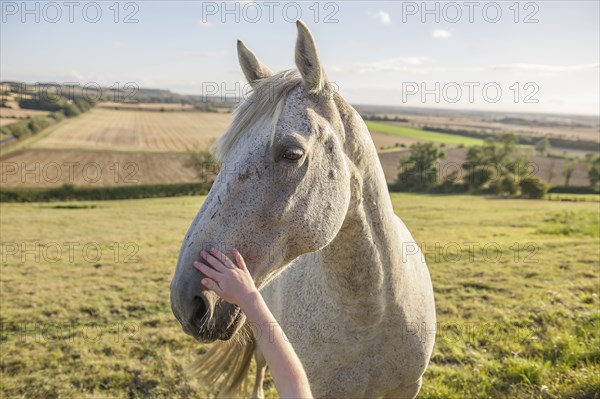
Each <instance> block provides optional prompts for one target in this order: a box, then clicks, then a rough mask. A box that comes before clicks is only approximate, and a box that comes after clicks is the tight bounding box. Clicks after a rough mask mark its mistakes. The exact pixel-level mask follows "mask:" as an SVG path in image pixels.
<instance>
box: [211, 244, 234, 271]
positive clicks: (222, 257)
mask: <svg viewBox="0 0 600 399" xmlns="http://www.w3.org/2000/svg"><path fill="white" fill-rule="evenodd" d="M210 253H211V255H213V256H214V257H215V258H217V259H218V260H220V261H221V263H223V264H224V265H225V266H226V267H228V268H230V269H235V265H234V264H233V262H232V261H231V259H229V258H228V257H227V255H225V254H224V253H223V252H221V251H219V250H218V249H217V248H211V250H210Z"/></svg>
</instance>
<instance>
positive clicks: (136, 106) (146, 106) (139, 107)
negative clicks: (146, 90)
mask: <svg viewBox="0 0 600 399" xmlns="http://www.w3.org/2000/svg"><path fill="white" fill-rule="evenodd" d="M97 107H99V108H108V109H118V110H135V111H144V110H146V111H160V110H161V109H162V110H164V111H191V110H193V109H194V106H193V105H191V104H173V103H115V102H110V101H107V102H101V103H98V104H97Z"/></svg>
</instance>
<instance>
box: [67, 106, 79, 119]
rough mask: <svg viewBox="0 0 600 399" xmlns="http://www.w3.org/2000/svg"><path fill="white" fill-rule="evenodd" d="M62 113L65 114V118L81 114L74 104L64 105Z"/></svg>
mask: <svg viewBox="0 0 600 399" xmlns="http://www.w3.org/2000/svg"><path fill="white" fill-rule="evenodd" d="M63 112H64V113H65V116H66V117H67V118H71V117H73V116H77V115H79V114H80V113H81V112H79V108H77V106H76V105H75V104H67V105H65V107H64V108H63Z"/></svg>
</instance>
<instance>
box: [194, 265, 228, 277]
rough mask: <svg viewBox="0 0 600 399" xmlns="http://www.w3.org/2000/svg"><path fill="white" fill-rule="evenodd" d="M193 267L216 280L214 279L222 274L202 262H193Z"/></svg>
mask: <svg viewBox="0 0 600 399" xmlns="http://www.w3.org/2000/svg"><path fill="white" fill-rule="evenodd" d="M194 267H195V268H196V269H198V270H200V271H201V272H202V273H204V274H205V275H207V276H208V277H210V278H212V279H213V280H216V281H219V280H220V279H221V277H222V276H223V274H221V273H219V272H218V271H216V270H215V269H213V268H212V267H209V266H208V265H205V264H204V263H200V262H194Z"/></svg>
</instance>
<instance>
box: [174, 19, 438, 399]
mask: <svg viewBox="0 0 600 399" xmlns="http://www.w3.org/2000/svg"><path fill="white" fill-rule="evenodd" d="M297 27H298V39H297V42H296V56H295V58H296V66H297V68H298V70H297V71H296V70H290V71H285V72H282V73H279V74H273V73H272V72H271V70H270V69H269V68H267V67H266V66H265V65H263V64H262V63H261V62H260V61H259V60H258V59H257V58H256V56H255V55H254V54H253V53H252V52H251V51H250V50H248V49H247V48H246V47H245V46H244V44H243V43H242V42H240V41H238V56H239V60H240V64H241V67H242V70H243V71H244V74H245V76H246V78H247V79H248V81H249V82H250V84H251V85H252V86H253V88H254V90H253V93H252V95H251V96H250V97H249V98H247V99H246V100H245V101H243V102H242V103H241V104H240V105H239V107H238V108H237V110H236V112H235V114H234V119H233V122H232V124H231V126H230V127H229V129H228V130H227V132H226V133H225V134H224V135H223V136H222V137H221V138H220V139H219V141H217V143H216V145H215V152H216V155H217V158H218V159H219V160H220V161H221V162H222V166H221V170H220V172H219V175H218V177H217V180H216V181H215V183H214V185H213V187H212V189H211V190H210V193H209V194H208V197H207V198H206V200H205V201H204V204H203V205H202V207H201V208H200V211H199V212H198V214H197V216H196V218H195V219H194V221H193V222H192V224H191V226H190V228H189V231H188V233H187V235H186V237H185V239H184V241H183V245H182V247H181V252H180V254H179V260H178V263H177V269H176V271H175V275H174V277H173V281H172V282H171V307H172V309H173V313H174V314H175V316H176V318H177V319H178V320H179V322H180V323H181V326H182V328H183V330H184V331H185V332H186V333H188V334H189V335H191V336H193V337H194V338H196V339H197V340H199V341H203V342H213V341H217V340H219V341H217V342H215V344H213V346H212V348H211V349H210V350H209V352H208V353H207V354H205V355H204V356H203V357H201V358H200V359H199V361H198V363H197V365H196V366H197V369H198V370H199V371H201V372H202V375H203V377H204V379H205V381H207V383H209V384H211V386H210V387H209V389H211V390H213V391H215V390H219V392H220V393H221V394H225V395H231V393H232V392H234V390H235V389H236V388H238V387H239V386H240V384H241V382H242V381H244V380H245V379H246V374H247V372H248V369H249V366H250V363H251V360H252V356H253V354H256V359H257V375H256V385H255V387H254V392H253V396H255V397H262V396H263V388H262V384H263V378H264V374H265V369H266V364H265V361H264V359H263V358H262V356H261V354H260V353H259V352H256V353H255V349H256V345H255V341H254V336H253V334H268V333H269V328H268V326H250V327H252V328H250V327H249V326H248V324H247V323H245V317H244V315H243V313H242V312H241V311H240V310H239V308H238V307H237V306H234V305H230V304H228V303H227V302H225V301H223V300H221V299H219V297H218V296H217V295H216V294H214V293H213V292H211V291H208V290H206V289H205V288H204V287H203V286H202V285H201V284H200V279H201V277H202V276H201V275H200V273H199V272H198V271H197V270H196V269H194V268H193V266H192V263H193V261H194V260H197V259H198V258H199V252H200V250H202V249H208V248H209V247H210V246H216V247H218V248H220V249H221V250H223V251H224V252H225V250H229V249H231V248H232V247H235V248H238V249H239V250H240V252H241V253H242V254H244V256H245V258H247V264H248V266H249V269H250V270H251V271H252V275H253V278H254V280H255V283H256V285H257V286H258V287H259V288H260V289H261V293H262V295H263V296H264V298H265V300H266V302H267V304H268V306H269V308H270V309H271V310H272V312H273V314H274V315H275V318H276V319H277V321H278V322H279V323H280V324H281V326H282V328H283V330H284V331H285V332H286V335H288V337H289V338H290V340H291V342H292V345H293V346H294V348H295V350H296V352H297V353H298V356H299V357H300V359H301V360H302V363H303V364H304V367H305V369H306V373H307V375H308V378H309V381H310V384H311V389H312V392H313V393H314V395H315V397H324V398H365V397H369V398H370V397H378V396H384V397H385V398H414V397H415V396H416V395H417V393H418V392H419V390H420V387H421V383H422V376H423V373H424V372H425V369H426V367H427V364H428V362H429V358H430V356H431V352H432V349H433V344H434V339H435V306H434V300H433V290H432V286H431V280H430V277H429V271H428V269H427V266H426V264H425V261H424V260H423V257H422V254H421V251H420V249H419V248H418V246H417V244H416V243H415V241H414V239H413V238H412V236H411V234H410V233H409V231H408V230H407V228H406V226H405V225H404V224H403V223H402V222H401V221H400V219H398V218H397V217H396V215H395V214H394V211H393V209H392V204H391V201H390V197H389V193H388V189H387V185H386V181H385V179H384V175H383V171H382V168H381V165H380V163H379V160H378V157H377V152H376V149H375V146H374V144H373V141H372V139H371V136H370V134H369V131H368V130H367V127H366V126H365V123H364V122H363V120H362V119H361V117H360V115H359V114H358V113H357V112H356V111H355V110H354V109H353V108H352V107H351V106H350V105H348V103H346V101H345V100H344V99H343V98H342V97H341V96H340V95H339V94H338V93H336V92H334V91H333V90H332V86H333V85H332V84H330V83H329V82H328V80H327V78H326V76H325V73H324V71H323V69H322V67H321V63H320V61H319V57H318V55H317V51H316V46H315V42H314V39H313V37H312V35H311V33H310V32H309V30H308V28H307V27H306V26H305V25H304V24H303V23H302V22H300V21H299V22H298V23H297ZM232 338H234V339H232ZM215 384H220V385H221V387H220V389H219V388H218V387H216V386H215Z"/></svg>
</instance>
